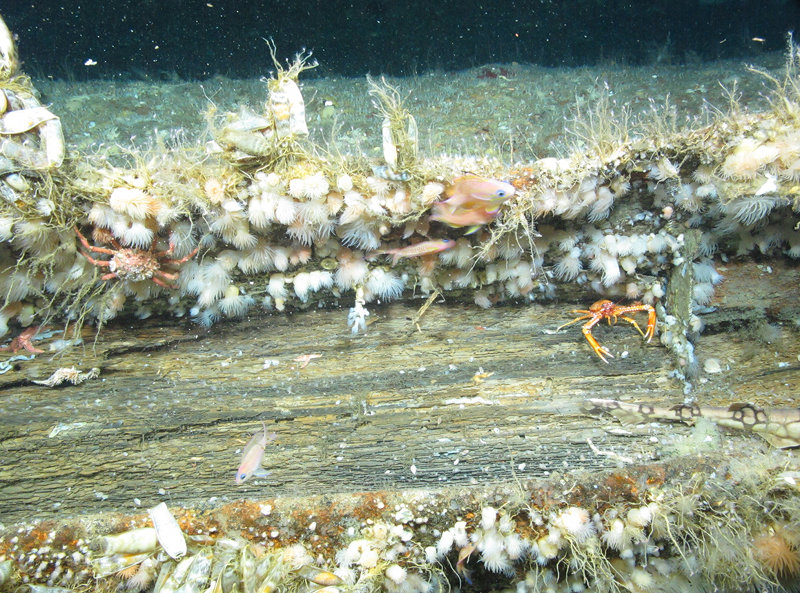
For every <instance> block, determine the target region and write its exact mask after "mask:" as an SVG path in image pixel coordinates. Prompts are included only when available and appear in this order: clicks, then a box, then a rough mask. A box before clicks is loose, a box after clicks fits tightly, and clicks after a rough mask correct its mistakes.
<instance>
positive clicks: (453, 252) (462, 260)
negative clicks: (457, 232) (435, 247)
mask: <svg viewBox="0 0 800 593" xmlns="http://www.w3.org/2000/svg"><path fill="white" fill-rule="evenodd" d="M439 259H440V260H441V261H442V262H443V263H445V264H447V265H449V266H453V265H454V266H456V267H458V268H466V267H467V266H468V265H469V263H470V262H471V261H472V245H470V243H469V241H468V240H467V239H465V238H464V237H461V238H460V239H458V240H457V241H456V244H455V246H454V247H452V248H450V249H448V250H447V251H443V252H442V253H440V254H439Z"/></svg>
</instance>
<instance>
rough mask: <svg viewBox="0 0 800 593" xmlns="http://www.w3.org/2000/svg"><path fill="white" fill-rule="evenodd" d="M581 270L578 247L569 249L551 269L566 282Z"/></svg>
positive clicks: (573, 278)
mask: <svg viewBox="0 0 800 593" xmlns="http://www.w3.org/2000/svg"><path fill="white" fill-rule="evenodd" d="M582 271H583V265H582V264H581V248H580V247H573V248H572V249H570V251H569V253H567V254H566V255H565V256H564V257H562V258H561V259H560V260H559V261H558V263H557V264H556V266H555V268H554V269H553V272H554V273H555V275H556V276H557V277H558V278H560V279H561V280H566V281H567V282H570V281H572V280H575V278H577V277H578V275H579V274H580V273H581V272H582Z"/></svg>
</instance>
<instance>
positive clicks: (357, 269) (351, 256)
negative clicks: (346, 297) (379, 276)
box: [335, 248, 369, 289]
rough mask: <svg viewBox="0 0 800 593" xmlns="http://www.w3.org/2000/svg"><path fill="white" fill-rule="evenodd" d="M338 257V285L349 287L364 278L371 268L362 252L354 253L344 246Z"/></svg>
mask: <svg viewBox="0 0 800 593" xmlns="http://www.w3.org/2000/svg"><path fill="white" fill-rule="evenodd" d="M337 259H338V261H339V267H338V268H337V270H336V275H335V281H336V286H338V287H339V288H342V289H348V288H352V287H353V286H355V285H356V284H360V283H361V282H362V281H363V280H364V277H365V276H366V275H367V272H368V271H369V268H368V267H367V262H365V261H364V258H363V256H361V254H360V253H354V252H352V251H350V250H349V249H344V248H343V249H342V250H341V252H340V253H339V256H338V258H337Z"/></svg>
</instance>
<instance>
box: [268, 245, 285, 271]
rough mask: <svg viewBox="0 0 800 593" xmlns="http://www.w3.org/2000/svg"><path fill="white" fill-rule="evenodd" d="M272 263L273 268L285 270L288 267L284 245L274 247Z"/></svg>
mask: <svg viewBox="0 0 800 593" xmlns="http://www.w3.org/2000/svg"><path fill="white" fill-rule="evenodd" d="M272 263H273V264H275V269H276V270H280V271H281V272H285V271H286V270H287V269H289V253H288V251H287V249H286V248H285V247H276V248H275V250H274V252H273V254H272Z"/></svg>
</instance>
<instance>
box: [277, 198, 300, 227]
mask: <svg viewBox="0 0 800 593" xmlns="http://www.w3.org/2000/svg"><path fill="white" fill-rule="evenodd" d="M296 217H297V204H296V203H295V202H294V200H292V199H291V198H287V197H285V196H281V197H280V198H278V199H277V200H276V202H275V220H277V221H278V222H279V223H281V224H286V225H288V224H291V223H292V222H293V221H294V219H295V218H296Z"/></svg>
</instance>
